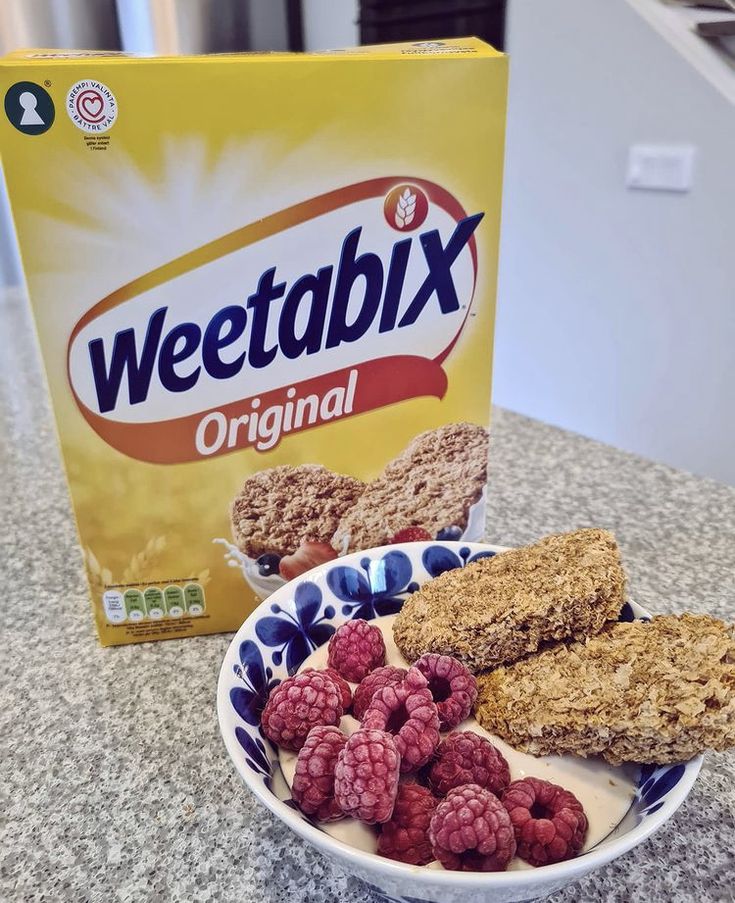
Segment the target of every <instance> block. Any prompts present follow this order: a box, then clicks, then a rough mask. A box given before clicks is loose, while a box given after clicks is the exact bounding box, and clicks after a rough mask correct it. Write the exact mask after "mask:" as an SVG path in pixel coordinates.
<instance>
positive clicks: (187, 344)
mask: <svg viewBox="0 0 735 903" xmlns="http://www.w3.org/2000/svg"><path fill="white" fill-rule="evenodd" d="M21 83H29V84H30V85H31V87H30V88H29V89H28V91H26V92H25V93H30V94H33V95H34V96H35V95H37V96H35V104H33V103H32V102H29V101H28V98H27V97H26V98H24V103H26V105H27V106H30V107H33V110H32V112H33V111H35V112H36V114H37V116H38V117H39V118H41V119H42V120H44V122H43V125H41V126H38V125H37V128H36V130H35V131H34V130H33V124H32V123H30V125H29V119H28V116H26V123H25V126H26V127H25V130H24V129H22V128H19V125H21V123H20V120H21V119H22V118H23V116H24V115H25V113H26V108H25V107H23V104H21V102H20V99H19V98H20V95H21V94H23V93H24V92H23V90H22V87H23V86H22V84H21ZM15 86H20V87H15ZM42 87H43V90H44V92H45V94H46V95H47V96H48V98H49V100H50V103H51V105H52V107H53V111H54V114H53V122H52V124H51V125H50V126H49V127H46V121H47V120H48V119H49V118H50V117H49V110H50V107H49V106H48V104H47V103H46V101H45V98H44V97H43V95H41V94H40V92H38V91H37V89H40V88H42ZM11 89H12V90H14V94H13V95H12V96H11V101H13V102H14V103H15V105H16V106H15V107H13V108H12V109H11V114H10V116H9V115H8V112H7V108H8V103H9V101H8V99H7V98H8V96H9V92H10V91H11ZM3 92H4V94H5V95H6V116H5V119H4V121H3V124H2V131H1V133H0V134H1V137H2V147H3V166H4V170H5V175H6V180H7V183H8V187H9V192H10V196H11V203H12V207H13V212H14V217H15V222H16V226H17V230H18V235H19V239H20V244H21V252H22V257H23V263H24V268H25V272H26V276H27V282H28V288H29V292H30V296H31V301H32V305H33V309H34V314H35V319H36V324H37V328H38V332H39V337H40V342H41V348H42V353H43V356H44V361H45V366H46V372H47V376H48V382H49V388H50V391H51V394H52V398H53V404H54V409H55V415H56V419H57V424H58V429H59V434H60V440H61V445H62V450H63V454H64V459H65V465H66V470H67V475H68V479H69V485H70V489H71V494H72V499H73V503H74V507H75V511H76V516H77V521H78V526H79V531H80V536H81V542H82V546H83V549H84V553H85V560H86V563H87V569H88V574H89V578H90V584H91V590H92V597H93V603H94V608H95V614H96V617H97V623H98V627H99V631H100V635H101V638H102V641H103V642H104V643H107V644H114V643H123V642H131V641H135V640H141V639H151V638H157V637H164V636H176V635H187V634H195V633H204V632H214V631H220V630H229V629H234V628H235V627H237V626H238V625H239V624H240V622H241V621H242V620H243V618H244V617H245V616H246V615H247V613H248V612H249V611H250V610H252V607H253V606H254V604H255V603H256V601H257V599H258V598H260V597H263V596H265V595H267V593H268V592H269V591H272V589H273V588H274V586H275V585H278V583H279V582H282V580H283V579H286V578H287V577H288V576H292V575H293V573H296V572H298V571H299V569H301V570H303V568H304V567H306V566H308V565H310V564H314V563H317V562H318V561H319V560H323V559H324V557H325V556H326V557H329V556H330V555H333V554H338V553H339V552H340V551H343V550H344V549H346V548H354V547H355V545H356V544H357V543H360V542H370V543H371V544H376V543H380V542H387V541H389V540H390V538H392V535H394V534H395V533H398V532H399V531H401V530H403V529H405V528H408V527H420V528H421V529H423V530H426V531H427V532H428V533H429V534H431V535H435V534H436V533H437V532H439V530H441V529H443V528H447V529H449V528H451V529H452V530H454V532H455V533H456V534H457V535H464V536H466V537H468V538H470V533H473V534H474V535H473V536H472V538H478V534H477V531H478V524H479V525H480V526H479V531H480V534H481V530H482V518H481V512H480V507H481V502H482V487H481V485H480V482H481V481H480V477H479V476H478V473H479V471H478V468H477V467H476V466H474V463H475V462H476V460H479V456H481V451H480V449H481V446H482V445H483V442H482V441H481V440H480V438H478V437H479V433H478V432H477V431H476V430H473V429H472V428H470V427H468V426H461V425H462V424H475V425H478V426H482V427H484V426H487V421H488V416H489V405H490V373H491V362H492V330H493V319H494V295H495V281H496V268H497V266H496V255H497V244H498V226H499V209H500V187H501V172H502V149H503V126H504V109H505V61H504V60H503V59H502V58H495V59H468V58H463V59H445V58H439V59H436V58H425V59H412V60H410V61H408V60H400V59H396V60H383V59H380V60H369V59H367V58H360V59H339V60H336V59H322V60H319V59H314V58H311V59H299V58H293V59H288V58H285V59H284V58H279V59H278V60H276V59H274V60H269V59H267V58H265V59H262V60H258V61H256V60H233V59H225V58H223V59H221V60H207V61H171V62H153V61H150V62H147V61H131V62H104V61H101V60H86V61H84V62H79V63H74V64H65V65H63V66H61V65H50V64H49V65H44V64H43V62H41V61H38V62H35V63H34V64H33V65H28V66H26V67H20V66H19V65H17V64H16V65H15V66H13V67H12V68H11V67H4V68H3ZM34 92H35V94H34ZM15 95H18V96H17V97H15ZM44 117H45V119H44ZM30 118H31V120H32V119H33V116H31V117H30ZM13 119H15V122H14V121H13ZM95 120H96V123H97V124H96V125H95ZM448 424H455V425H456V426H454V427H447V425H448ZM426 431H432V433H431V434H430V435H429V436H427V437H424V438H423V439H422V440H419V441H416V439H415V437H417V436H418V435H419V434H422V433H424V432H426ZM437 431H438V432H437ZM463 449H464V450H463ZM468 449H469V450H468ZM442 455H445V456H446V457H447V461H442V460H441V458H442ZM473 455H474V456H475V457H474V458H473V457H472V456H473ZM453 456H455V457H453ZM455 458H456V460H455ZM306 465H319V467H320V468H321V469H318V470H314V469H309V468H308V467H307V466H306ZM274 468H280V469H278V470H274ZM386 468H387V469H386ZM483 472H484V465H483ZM376 480H377V481H378V482H377V484H376V483H374V481H376ZM412 481H413V482H412ZM365 485H367V486H368V488H369V489H370V492H366V491H365ZM458 486H459V488H457V487H458ZM409 487H410V489H409ZM422 493H423V496H422ZM411 499H413V501H411ZM360 505H362V507H360ZM233 510H234V524H233V513H232V512H233ZM361 512H362V513H361ZM363 521H364V523H363ZM443 521H445V523H442V522H443ZM259 559H262V560H260V561H259Z"/></svg>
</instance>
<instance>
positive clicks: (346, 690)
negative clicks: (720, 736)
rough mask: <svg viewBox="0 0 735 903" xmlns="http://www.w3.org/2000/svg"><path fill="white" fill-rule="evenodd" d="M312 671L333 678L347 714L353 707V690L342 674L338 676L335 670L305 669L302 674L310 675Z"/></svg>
mask: <svg viewBox="0 0 735 903" xmlns="http://www.w3.org/2000/svg"><path fill="white" fill-rule="evenodd" d="M311 671H319V673H320V674H328V675H329V676H330V677H331V678H332V680H333V681H334V682H335V683H336V684H337V687H338V689H339V692H340V696H341V697H342V711H343V712H346V711H347V709H349V707H350V706H351V705H352V690H351V689H350V685H349V684H348V683H347V681H346V680H345V679H344V677H342V675H341V674H338V673H337V672H336V671H335V670H334V668H322V669H319V668H304V670H303V671H302V672H301V674H309V673H310V672H311Z"/></svg>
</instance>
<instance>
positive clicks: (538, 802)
mask: <svg viewBox="0 0 735 903" xmlns="http://www.w3.org/2000/svg"><path fill="white" fill-rule="evenodd" d="M503 805H504V806H505V808H506V809H507V810H508V814H509V815H510V820H511V822H512V824H513V829H514V830H515V835H516V841H517V842H518V855H519V856H520V857H521V859H525V860H526V862H529V863H530V864H531V865H547V864H548V863H550V862H561V861H562V860H564V859H572V858H573V857H574V856H576V855H577V853H578V852H579V851H580V850H581V849H582V845H583V844H584V838H585V835H586V833H587V816H586V815H585V814H584V809H583V808H582V804H581V803H580V801H579V800H578V799H577V797H576V796H575V795H574V794H573V793H571V792H570V791H569V790H565V789H564V788H563V787H559V786H558V785H557V784H551V783H549V781H542V780H541V779H540V778H522V779H521V780H520V781H513V783H512V784H511V785H510V786H509V787H507V788H506V790H505V792H504V793H503Z"/></svg>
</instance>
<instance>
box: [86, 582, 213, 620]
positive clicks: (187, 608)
mask: <svg viewBox="0 0 735 903" xmlns="http://www.w3.org/2000/svg"><path fill="white" fill-rule="evenodd" d="M102 604H103V606H104V609H105V615H106V616H107V620H108V621H109V622H110V623H111V624H122V623H123V622H124V621H143V620H145V619H148V620H151V621H158V620H161V619H162V618H181V617H183V616H184V615H186V616H187V617H193V616H196V615H201V614H204V607H205V604H204V589H203V588H202V587H201V586H200V585H199V584H198V583H186V584H184V585H183V586H178V585H176V584H169V585H168V586H163V587H159V586H149V587H146V588H145V589H136V588H129V589H125V590H122V589H108V590H105V592H104V593H103V594H102Z"/></svg>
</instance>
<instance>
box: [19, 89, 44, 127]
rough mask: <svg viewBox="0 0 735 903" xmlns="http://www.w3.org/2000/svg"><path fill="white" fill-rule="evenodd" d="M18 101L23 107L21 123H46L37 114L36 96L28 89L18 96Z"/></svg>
mask: <svg viewBox="0 0 735 903" xmlns="http://www.w3.org/2000/svg"><path fill="white" fill-rule="evenodd" d="M18 103H19V104H20V105H21V107H22V108H23V115H22V116H21V117H20V124H21V125H46V123H45V122H44V121H43V119H41V117H40V116H39V115H38V110H37V109H36V106H37V105H38V98H37V97H36V95H35V94H31V92H30V91H24V92H23V93H22V94H21V95H20V97H19V98H18Z"/></svg>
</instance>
